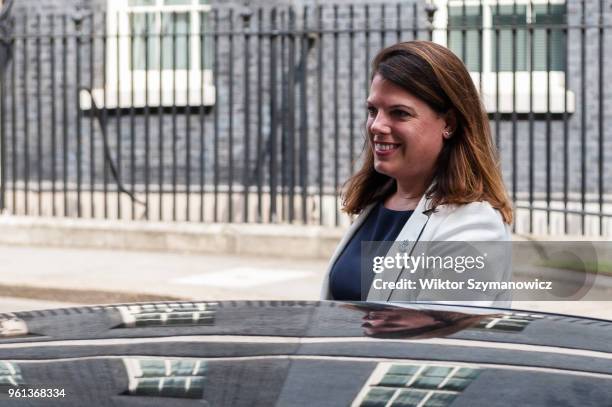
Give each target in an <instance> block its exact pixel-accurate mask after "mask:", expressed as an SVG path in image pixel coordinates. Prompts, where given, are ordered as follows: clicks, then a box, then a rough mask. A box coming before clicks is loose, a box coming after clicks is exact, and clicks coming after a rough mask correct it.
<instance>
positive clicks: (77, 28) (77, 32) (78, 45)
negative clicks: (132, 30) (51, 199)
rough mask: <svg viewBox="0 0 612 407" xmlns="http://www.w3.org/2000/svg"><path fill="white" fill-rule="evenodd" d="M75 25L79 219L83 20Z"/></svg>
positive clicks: (78, 197) (81, 179)
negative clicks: (80, 91)
mask: <svg viewBox="0 0 612 407" xmlns="http://www.w3.org/2000/svg"><path fill="white" fill-rule="evenodd" d="M74 25H75V27H74V28H75V36H74V46H75V67H76V68H75V69H76V89H75V105H76V106H75V108H76V147H77V152H76V167H77V168H76V170H77V171H76V172H77V185H76V186H77V217H78V218H80V217H81V216H82V212H81V187H82V185H81V184H82V182H83V173H82V166H83V140H82V139H83V114H82V111H81V106H80V105H79V89H80V88H81V41H82V38H81V36H82V34H83V33H82V31H81V28H82V20H81V19H80V17H79V20H76V21H74Z"/></svg>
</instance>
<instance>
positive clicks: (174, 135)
mask: <svg viewBox="0 0 612 407" xmlns="http://www.w3.org/2000/svg"><path fill="white" fill-rule="evenodd" d="M176 15H177V13H176V11H173V12H172V14H171V16H172V108H171V113H172V220H173V221H176V209H177V208H176V195H177V190H176V188H177V185H176V184H177V162H176V153H177V151H176V149H177V144H178V135H177V133H176V129H177V126H176V124H177V123H176V119H177V117H176V113H177V111H176V88H177V86H176V51H177V47H176Z"/></svg>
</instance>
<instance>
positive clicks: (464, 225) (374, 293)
mask: <svg viewBox="0 0 612 407" xmlns="http://www.w3.org/2000/svg"><path fill="white" fill-rule="evenodd" d="M374 207H375V204H372V205H369V206H368V207H367V208H365V209H364V210H363V212H362V213H361V214H360V215H359V216H358V217H357V219H355V221H354V222H353V223H352V224H351V226H350V227H349V229H348V230H347V232H346V234H345V235H344V237H343V238H342V240H341V241H340V244H339V245H338V247H337V248H336V250H335V252H334V254H333V255H332V257H331V260H330V262H329V265H328V267H327V272H326V273H325V278H324V280H323V287H322V290H321V299H323V300H333V297H332V295H331V290H330V287H329V276H330V272H331V270H332V268H333V266H334V264H335V263H336V261H337V260H338V258H339V257H340V255H341V254H342V252H343V251H344V249H345V247H346V246H347V245H348V243H349V242H350V240H351V238H352V237H353V236H354V235H355V233H356V232H357V230H358V229H359V227H360V226H361V225H362V224H363V222H364V221H365V219H366V218H367V217H368V214H369V213H370V211H371V210H372V209H373V208H374ZM430 207H431V206H430V200H429V199H427V198H426V197H425V196H423V198H421V200H420V201H419V204H418V205H417V207H416V209H415V210H414V212H413V214H412V215H411V216H410V218H409V219H408V221H407V222H406V224H405V225H404V227H403V228H402V230H401V231H400V233H399V235H398V236H397V238H396V239H395V241H396V242H399V241H406V242H408V243H409V245H408V246H404V250H405V251H407V252H411V250H412V248H413V247H414V245H415V244H416V242H419V241H425V242H426V241H436V242H440V241H467V242H469V241H473V242H474V241H486V242H504V241H511V233H510V228H509V226H508V225H507V224H506V223H504V221H503V218H502V216H501V213H500V212H499V211H498V210H496V209H494V208H493V207H492V206H491V205H490V204H489V203H488V202H472V203H469V204H465V205H440V206H438V207H437V208H436V210H435V211H432V210H427V208H430ZM508 266H509V264H508ZM402 272H403V271H402V270H398V271H397V273H398V274H397V276H396V277H397V278H401V274H402ZM505 273H506V276H505V277H506V278H509V275H508V273H511V270H510V269H509V267H508V270H507V271H506V272H505ZM406 276H409V275H406ZM391 278H393V276H391ZM367 300H368V301H412V300H413V299H409V298H406V290H374V289H372V288H370V291H369V292H368V296H367ZM448 303H452V302H448ZM461 304H463V305H480V306H496V307H509V306H510V302H509V299H508V298H503V299H502V298H500V299H499V301H494V302H492V301H470V302H469V303H468V302H462V303H461Z"/></svg>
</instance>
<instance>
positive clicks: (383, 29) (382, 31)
mask: <svg viewBox="0 0 612 407" xmlns="http://www.w3.org/2000/svg"><path fill="white" fill-rule="evenodd" d="M385 15H386V8H385V4H384V3H382V4H381V5H380V48H381V49H382V48H384V47H385V41H386V37H387V36H386V34H387V27H386V26H385V17H386V16H385Z"/></svg>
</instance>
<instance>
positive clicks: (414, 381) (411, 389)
mask: <svg viewBox="0 0 612 407" xmlns="http://www.w3.org/2000/svg"><path fill="white" fill-rule="evenodd" d="M480 373H481V369H479V368H476V367H468V366H454V365H433V364H399V363H393V364H391V363H379V364H378V366H377V367H376V369H375V370H374V371H373V372H372V375H371V376H370V378H369V379H368V381H367V383H366V384H365V386H364V387H363V388H362V389H361V391H360V392H359V394H358V395H357V397H356V398H355V400H354V401H353V403H352V404H351V405H352V406H353V407H379V406H381V407H383V406H390V407H394V406H397V407H402V406H423V407H446V406H450V405H451V403H452V402H453V401H454V400H455V398H457V396H459V395H460V394H461V393H462V392H463V390H465V389H466V388H467V387H468V386H469V385H470V383H472V382H473V381H474V380H476V378H478V376H479V375H480Z"/></svg>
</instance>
